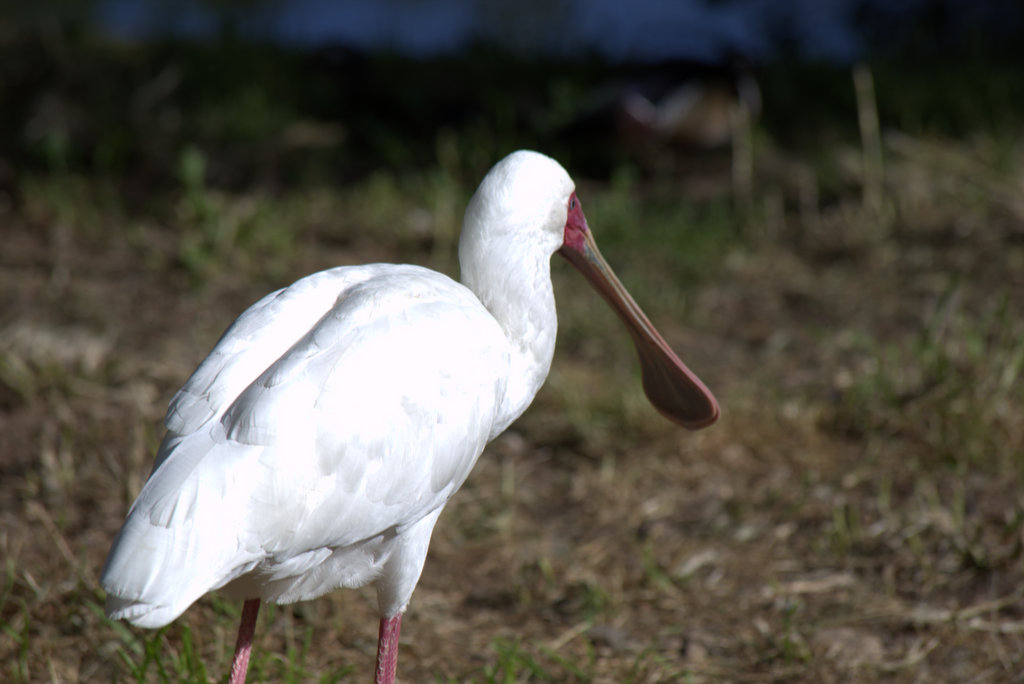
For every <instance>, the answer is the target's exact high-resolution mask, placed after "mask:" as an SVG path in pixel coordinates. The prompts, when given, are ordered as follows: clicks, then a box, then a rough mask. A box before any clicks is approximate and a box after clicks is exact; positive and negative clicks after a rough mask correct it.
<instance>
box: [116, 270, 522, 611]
mask: <svg viewBox="0 0 1024 684" xmlns="http://www.w3.org/2000/svg"><path fill="white" fill-rule="evenodd" d="M285 292H288V291H287V290H286V291H285ZM267 301H268V300H264V302H261V304H262V305H264V306H267V305H268V304H266V302H267ZM270 305H272V304H270ZM263 311H266V310H265V309H263ZM289 313H290V312H284V315H285V316H286V317H287V316H288V314H289ZM248 315H249V312H247V313H246V314H245V315H243V318H245V316H248ZM267 315H269V314H267V313H263V314H259V315H258V316H256V317H254V318H253V319H251V320H256V319H257V318H261V317H266V316H267ZM300 318H301V317H300ZM250 324H251V321H249V322H247V321H242V320H241V319H240V321H239V322H236V324H235V325H233V326H232V328H231V329H230V330H229V332H228V334H226V335H225V338H224V339H222V341H221V342H220V343H219V344H218V349H221V350H222V351H221V352H220V353H221V354H222V356H221V358H222V359H223V360H224V361H223V362H222V363H221V365H222V366H224V369H218V367H216V365H215V364H214V363H213V362H211V361H209V360H208V361H207V362H204V364H203V366H201V367H200V369H199V370H197V372H196V374H195V375H194V376H193V378H192V379H191V380H190V381H189V383H188V385H187V386H186V388H187V389H188V388H191V389H190V392H191V393H192V396H193V397H195V399H191V400H190V401H193V402H198V403H203V402H205V403H207V404H208V405H209V406H210V408H208V409H203V410H204V411H212V412H213V415H214V416H219V419H217V420H211V419H209V418H207V419H205V420H204V421H199V426H200V427H199V428H198V429H196V430H194V431H192V432H189V433H185V434H182V433H178V432H174V431H172V432H171V433H169V435H168V437H167V439H165V441H164V444H163V445H162V447H161V454H160V456H159V461H160V463H159V465H158V467H157V468H156V469H155V471H154V473H153V475H152V476H151V477H150V479H149V481H148V482H147V483H146V486H145V487H144V489H143V491H142V493H141V494H140V495H139V498H138V499H137V500H136V503H135V505H134V506H133V507H132V510H131V511H130V513H129V518H128V520H127V521H126V523H125V526H124V528H123V529H122V531H121V533H120V534H119V536H118V539H117V540H116V541H115V544H114V548H113V549H112V550H111V554H110V557H109V558H108V561H107V566H106V567H105V569H104V573H103V578H102V583H103V586H104V588H105V589H107V591H108V592H109V593H110V594H112V595H113V596H115V597H120V598H117V599H115V606H118V605H121V606H128V607H127V608H124V609H123V610H121V609H120V608H119V609H118V610H115V611H114V614H116V615H118V616H120V617H127V618H129V619H134V620H135V621H136V623H137V624H149V625H157V624H165V623H166V622H168V621H170V620H171V619H173V618H174V617H176V616H177V615H178V614H180V613H181V612H182V611H183V610H184V609H185V608H186V607H187V606H188V605H190V604H191V603H192V602H193V601H194V600H195V599H196V598H198V597H199V596H201V595H202V594H203V593H205V592H206V591H208V590H210V589H212V588H215V587H218V586H222V585H223V584H225V583H227V582H229V581H231V580H233V579H235V578H237V577H238V576H240V575H241V574H244V573H246V572H248V571H250V570H253V569H254V568H256V567H257V566H260V567H262V568H263V570H262V572H264V574H266V575H267V576H268V577H269V578H270V579H274V580H280V579H281V577H280V576H275V574H274V573H275V572H277V573H278V575H280V573H281V572H288V571H291V570H290V569H292V570H293V569H294V568H295V567H297V566H296V563H295V562H294V561H295V559H297V558H312V557H313V556H315V554H317V553H318V552H320V551H322V550H324V549H336V548H341V547H346V546H351V545H358V544H360V543H362V542H364V541H366V540H369V539H372V538H375V537H380V536H381V535H399V534H401V533H402V531H403V530H404V529H405V528H406V527H408V526H410V525H413V524H415V523H416V522H417V521H418V520H420V519H422V518H423V517H424V516H426V515H428V514H429V513H430V512H432V511H435V510H436V509H437V508H438V507H439V506H442V505H443V504H444V503H445V502H446V501H447V499H448V498H449V497H450V496H451V495H452V494H453V493H454V491H455V490H456V489H457V488H458V487H459V486H460V485H461V484H462V482H463V481H464V480H465V478H466V477H467V476H468V474H469V471H470V470H471V469H472V466H473V464H474V463H475V461H476V458H477V457H478V456H479V454H480V452H481V451H482V449H483V447H484V445H485V443H486V441H487V439H488V437H489V435H490V432H491V428H492V425H493V422H494V419H495V415H496V413H497V411H498V407H499V406H500V403H501V398H502V396H503V394H504V389H505V377H506V373H507V364H508V349H507V342H506V340H505V337H504V334H503V333H502V331H501V329H500V327H499V326H498V324H497V323H496V322H495V321H494V320H493V318H491V317H490V316H489V314H487V312H486V310H484V308H483V306H482V305H481V304H480V303H479V302H478V301H477V300H476V298H475V297H474V296H473V295H472V294H471V293H470V292H469V291H468V290H466V289H465V288H464V287H462V286H461V285H458V284H456V283H454V282H453V281H451V280H449V279H447V278H445V277H444V276H440V275H438V274H434V273H431V272H429V271H425V270H423V269H410V268H407V267H391V268H390V269H384V270H380V271H378V272H376V273H374V274H372V275H371V276H370V277H367V278H364V279H362V280H359V281H358V282H357V283H356V284H355V285H351V286H349V287H346V288H345V289H344V290H343V292H341V293H340V295H339V296H338V297H336V298H335V301H334V302H333V305H331V306H329V307H328V309H327V311H326V312H325V313H321V315H320V316H319V317H318V319H317V320H316V321H315V323H314V324H313V325H312V326H309V327H307V328H306V332H305V334H302V335H301V336H298V338H297V339H296V340H294V341H293V342H292V343H291V344H290V346H288V347H287V348H286V349H285V350H284V351H283V352H282V353H281V354H280V355H279V357H278V358H277V359H276V360H273V361H272V362H270V363H268V364H267V365H266V367H265V370H264V371H263V372H262V373H259V375H258V377H256V378H255V379H250V380H249V382H248V383H247V384H246V386H245V387H244V388H243V389H242V390H240V391H239V392H233V390H232V389H225V388H224V387H222V386H221V383H238V382H240V380H238V378H239V377H240V376H242V375H244V373H243V372H242V371H240V370H239V368H241V367H242V366H243V365H244V364H247V363H251V362H250V361H248V360H247V359H242V358H240V357H239V354H240V352H239V351H237V350H233V349H232V347H231V346H230V345H231V344H232V343H233V340H235V339H236V338H237V339H250V340H261V339H264V337H263V336H265V335H267V333H266V332H257V331H255V330H253V329H251V328H250V327H249V326H250ZM274 325H275V326H276V323H275V324H274ZM243 333H244V335H243ZM272 337H273V338H274V340H275V342H278V343H279V337H275V336H272ZM247 344H248V347H246V345H245V344H242V345H241V346H242V347H245V348H247V349H249V350H252V349H253V348H254V347H257V346H260V345H258V344H256V343H255V342H249V343H247ZM225 350H226V351H225ZM260 352H261V353H266V352H265V348H263V347H260ZM242 356H244V354H242ZM207 364H210V365H209V366H208V365H207ZM255 365H258V364H255ZM204 367H205V368H204ZM183 391H184V390H183ZM233 393H234V394H237V396H235V398H234V399H233V401H231V402H230V404H229V405H228V406H227V407H226V408H221V407H220V406H219V405H218V404H217V401H216V400H215V399H213V398H215V397H220V396H225V395H231V394H233ZM180 413H181V412H180V411H179V414H180ZM195 415H201V414H199V413H197V414H195ZM189 418H190V417H189V416H184V417H183V420H184V424H189ZM193 420H195V418H193ZM311 554H312V555H311ZM302 565H303V564H302V563H299V564H298V566H302ZM275 568H277V570H275ZM304 571H305V568H304V569H303V572H304ZM334 586H338V584H334ZM119 602H120V603H119ZM154 606H158V607H160V608H159V609H156V608H154ZM147 611H149V612H150V613H152V614H151V615H150V616H149V617H146V613H147Z"/></svg>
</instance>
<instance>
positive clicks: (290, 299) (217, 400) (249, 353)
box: [157, 264, 393, 465]
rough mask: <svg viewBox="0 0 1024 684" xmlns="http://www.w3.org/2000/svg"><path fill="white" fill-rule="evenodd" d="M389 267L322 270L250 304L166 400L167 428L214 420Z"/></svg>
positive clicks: (177, 430)
mask: <svg viewBox="0 0 1024 684" xmlns="http://www.w3.org/2000/svg"><path fill="white" fill-rule="evenodd" d="M390 268H393V267H392V266H390V265H388V264H370V265H367V266H347V267H345V266H343V267H338V268H333V269H329V270H326V271H321V272H319V273H314V274H312V275H309V276H306V277H305V278H302V279H300V280H298V281H296V282H295V283H293V284H292V285H290V286H289V287H287V288H284V289H281V290H278V291H276V292H272V293H270V294H268V295H267V296H266V297H264V298H263V299H261V300H259V301H258V302H256V303H255V304H253V305H252V306H251V307H249V308H248V309H247V310H246V311H245V312H244V313H243V314H242V315H241V316H239V317H238V318H237V319H235V321H234V323H232V324H231V326H230V327H228V329H227V330H226V331H225V332H224V334H223V335H222V336H221V338H220V340H219V341H218V342H217V344H216V346H215V347H214V348H213V350H212V351H211V352H210V354H209V355H208V356H207V357H206V358H205V359H204V360H203V362H202V363H201V364H199V367H198V368H196V370H195V372H193V373H192V376H191V377H190V378H189V379H188V381H187V382H186V383H185V384H184V385H183V386H182V388H181V389H180V390H178V393H177V394H176V395H175V396H174V398H173V399H172V400H171V403H170V406H169V407H168V409H167V416H166V418H165V419H164V423H165V425H166V427H167V429H168V430H169V431H170V432H171V433H174V434H177V435H187V434H190V433H192V432H195V431H196V430H198V429H199V428H200V427H202V426H203V425H204V424H206V423H207V422H208V421H210V420H212V419H214V418H219V417H220V415H221V414H222V413H223V412H224V411H225V410H226V409H227V407H228V406H229V405H230V404H231V402H232V401H234V399H235V398H236V397H237V396H238V395H239V394H240V393H241V392H242V390H244V389H245V388H246V387H247V386H248V385H249V384H250V383H251V382H252V381H253V380H255V379H256V377H257V376H259V374H260V373H262V372H263V371H264V370H266V369H267V368H268V367H269V366H270V365H271V364H272V363H273V362H274V361H276V360H277V359H278V358H280V357H281V355H282V354H284V353H285V352H286V351H287V350H288V349H289V347H291V346H292V345H293V344H295V342H297V341H298V340H299V339H300V338H301V337H302V336H303V335H304V334H306V333H307V332H308V331H309V330H311V329H312V328H313V327H314V326H315V325H316V323H317V321H318V320H320V317H321V316H323V315H324V314H325V313H326V312H327V311H329V310H330V309H331V307H332V306H334V305H335V303H336V302H337V300H338V298H339V297H342V296H343V295H344V293H345V292H347V291H348V290H349V289H351V288H352V287H355V286H357V285H358V284H359V283H361V282H364V281H366V280H367V279H369V278H373V277H374V276H376V275H378V274H380V273H382V272H387V270H388V269H390ZM157 465H159V463H158V464H157Z"/></svg>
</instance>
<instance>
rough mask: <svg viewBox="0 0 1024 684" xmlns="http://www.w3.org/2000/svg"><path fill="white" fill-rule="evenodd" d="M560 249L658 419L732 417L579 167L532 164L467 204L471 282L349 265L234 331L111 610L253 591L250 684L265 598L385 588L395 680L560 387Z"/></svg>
mask: <svg viewBox="0 0 1024 684" xmlns="http://www.w3.org/2000/svg"><path fill="white" fill-rule="evenodd" d="M555 252H559V253H561V254H562V255H563V256H565V257H566V258H567V259H568V260H569V262H570V263H572V264H573V265H574V266H575V267H576V268H577V269H579V270H580V271H581V272H582V273H583V275H584V276H585V277H586V278H587V279H588V280H589V281H590V282H591V283H592V284H593V285H594V286H595V287H596V288H597V290H598V291H599V292H600V293H601V294H602V295H603V297H604V298H605V299H606V300H607V301H608V303H609V304H610V305H611V306H612V308H613V309H614V310H615V312H616V313H617V314H618V315H619V317H620V318H621V319H622V321H623V322H624V323H625V324H626V326H627V328H628V330H629V332H630V335H631V336H632V338H633V342H634V343H635V345H636V348H637V351H638V352H639V356H640V363H641V369H642V378H643V385H644V389H645V391H646V393H647V396H648V398H649V399H650V401H651V402H652V403H653V405H654V406H655V408H657V409H658V410H659V411H660V412H661V413H663V414H664V415H665V416H666V417H668V418H669V419H670V420H673V421H675V422H676V423H679V424H681V425H683V426H684V427H688V428H691V429H696V428H700V427H704V426H706V425H709V424H711V423H712V422H714V421H715V420H716V419H717V418H718V405H717V403H716V402H715V399H714V397H713V396H712V395H711V393H710V392H709V391H708V390H707V388H706V387H705V386H704V385H703V384H702V383H701V381H700V380H698V379H697V378H696V377H695V376H694V375H693V374H692V373H691V372H690V371H689V369H687V368H686V366H685V365H684V364H683V363H682V362H681V361H680V360H679V358H678V357H677V356H676V355H675V354H674V353H673V352H672V350H671V349H670V348H669V346H668V345H667V344H666V343H665V341H664V339H663V338H662V337H661V335H659V334H658V332H657V331H656V330H655V329H654V327H653V326H652V325H651V322H650V321H649V320H648V319H647V317H646V316H645V315H644V314H643V312H642V311H641V310H640V308H639V307H638V306H637V305H636V303H635V302H634V301H633V299H632V298H631V297H630V295H629V294H628V293H627V292H626V290H625V289H624V288H623V286H622V284H621V283H620V282H619V280H618V279H617V278H616V277H615V275H614V274H613V273H612V271H611V269H610V268H609V267H608V265H607V264H606V263H605V261H604V259H603V258H602V257H601V255H600V253H599V252H598V250H597V244H596V243H595V242H594V238H593V235H591V232H590V229H589V228H588V227H587V221H586V219H585V218H584V216H583V210H582V208H581V206H580V202H579V200H578V199H577V197H576V192H575V187H574V185H573V182H572V180H571V179H570V178H569V175H568V174H567V173H566V172H565V170H564V169H563V168H562V167H561V166H560V165H559V164H558V163H557V162H556V161H554V160H552V159H550V158H549V157H546V156H544V155H542V154H539V153H537V152H529V151H519V152H515V153H513V154H511V155H509V156H508V157H506V158H505V159H504V160H502V161H500V162H499V163H498V164H497V165H496V166H495V167H494V168H493V169H491V171H490V172H489V173H488V174H487V176H486V177H485V178H484V180H483V182H482V183H481V184H480V187H479V189H478V190H477V191H476V193H475V194H474V195H473V198H472V199H471V200H470V202H469V206H468V208H467V209H466V216H465V220H464V223H463V229H462V235H461V238H460V241H459V262H460V265H461V270H462V284H459V283H457V282H455V281H453V280H451V279H450V278H448V277H447V276H444V275H442V274H440V273H436V272H434V271H430V270H428V269H425V268H420V267H417V266H398V265H391V264H370V265H366V266H350V267H340V268H333V269H330V270H327V271H322V272H320V273H316V274H313V275H310V276H307V277H305V278H302V279H301V280H299V281H297V282H296V283H294V284H293V285H291V286H290V287H287V288H284V289H282V290H278V291H277V292H274V293H272V294H270V295H267V296H266V297H264V298H263V299H261V300H260V301H258V302H257V303H256V304H254V305H253V306H252V307H250V308H249V309H248V310H247V311H246V312H245V313H243V314H242V315H241V316H240V317H239V318H238V319H237V320H236V321H235V322H234V323H233V324H232V325H231V326H230V327H229V328H228V330H227V332H225V333H224V336H223V337H222V338H221V339H220V341H219V342H218V343H217V345H216V346H215V347H214V349H213V351H212V352H210V355H209V356H207V357H206V359H205V360H204V361H203V362H202V363H201V364H200V365H199V367H198V368H197V369H196V371H195V372H194V373H193V374H192V377H191V378H189V380H188V381H187V382H186V383H185V386H184V387H182V388H181V390H179V392H178V393H177V395H175V397H174V399H173V400H172V401H171V404H170V407H169V408H168V410H167V417H166V419H165V423H166V426H167V435H166V437H164V440H163V443H162V444H161V445H160V450H159V452H158V453H157V456H156V463H155V465H154V466H153V472H152V474H151V475H150V477H149V480H148V481H147V482H146V484H145V486H144V487H143V489H142V492H141V493H140V494H139V497H138V499H136V501H135V503H134V504H133V505H132V507H131V510H130V511H129V512H128V518H127V520H126V521H125V523H124V526H123V527H122V529H121V531H120V532H119V533H118V535H117V538H116V539H115V540H114V544H113V548H111V550H110V555H109V557H108V558H107V562H106V565H105V567H104V568H103V574H102V578H101V583H102V585H103V588H104V589H105V590H106V592H107V594H108V596H107V605H106V611H107V615H108V616H109V617H111V618H123V619H126V620H128V621H129V622H131V623H133V624H135V625H139V626H142V627H161V626H163V625H166V624H168V623H170V622H171V621H172V620H174V619H175V618H177V617H178V616H179V615H181V614H182V613H183V612H184V611H185V610H186V609H187V608H188V607H189V606H190V605H191V604H192V603H193V602H195V601H196V600H197V599H198V598H199V597H201V596H202V595H203V594H206V593H207V592H209V591H211V590H214V589H222V590H224V591H225V592H226V593H227V594H228V595H229V596H233V597H237V598H239V599H244V600H245V603H244V606H243V611H242V623H241V626H240V628H239V634H238V645H237V647H236V651H235V656H234V661H233V663H232V668H231V681H232V682H242V681H244V680H245V671H246V668H247V666H248V660H249V653H250V650H251V644H252V635H253V632H254V629H255V623H256V614H257V612H258V610H259V603H260V600H261V599H262V600H265V601H272V602H275V603H291V602H293V601H302V600H306V599H312V598H315V597H317V596H320V595H322V594H324V593H326V592H328V591H331V590H332V589H337V588H339V587H358V586H363V585H366V584H373V585H374V586H375V588H376V590H377V601H378V605H379V610H380V616H381V618H380V632H379V641H378V647H377V669H376V678H375V681H376V682H377V683H378V684H384V683H387V684H390V683H391V682H393V681H394V677H395V670H396V663H397V654H398V635H399V628H400V625H401V620H402V613H403V612H404V611H405V609H406V606H408V604H409V599H410V597H411V596H412V592H413V589H414V588H415V586H416V583H417V581H418V580H419V576H420V572H421V570H422V569H423V562H424V560H425V558H426V555H427V546H428V544H429V542H430V535H431V532H432V531H433V528H434V523H436V522H437V518H438V516H439V515H440V514H441V510H442V509H443V508H444V505H445V503H447V501H448V499H449V498H451V496H452V495H453V494H454V493H455V491H456V490H457V489H458V488H459V487H460V486H461V485H462V483H463V482H464V481H465V479H466V477H467V476H468V475H469V472H470V470H471V469H472V468H473V465H474V463H475V462H476V460H477V458H478V457H479V456H480V453H481V452H482V451H483V449H484V446H485V445H486V444H487V443H488V442H489V441H490V440H492V439H494V438H495V437H497V436H498V435H499V434H500V433H501V432H502V431H503V430H505V428H507V427H508V426H509V424H510V423H512V421H513V420H515V419H516V418H517V417H518V416H519V415H520V414H521V413H522V412H523V411H524V410H526V407H527V406H529V404H530V402H532V401H533V397H534V395H535V394H536V393H537V391H538V390H539V389H540V386H541V384H542V383H543V382H544V379H545V377H546V376H547V374H548V369H549V368H550V366H551V358H552V355H553V353H554V346H555V327H556V323H557V321H556V317H555V299H554V294H553V292H552V286H551V272H550V268H551V267H550V261H551V256H552V255H553V254H554V253H555Z"/></svg>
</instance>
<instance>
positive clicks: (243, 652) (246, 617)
mask: <svg viewBox="0 0 1024 684" xmlns="http://www.w3.org/2000/svg"><path fill="white" fill-rule="evenodd" d="M259 612H260V600H259V599H258V598H255V599H249V600H247V601H246V602H245V604H244V605H243V606H242V622H241V624H240V625H238V642H237V643H236V644H235V657H234V658H233V659H232V661H231V678H230V679H229V680H228V682H229V684H245V673H246V671H247V670H248V669H249V654H250V653H252V635H253V634H254V633H255V632H256V615H257V614H258V613H259Z"/></svg>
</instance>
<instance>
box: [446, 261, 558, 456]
mask: <svg viewBox="0 0 1024 684" xmlns="http://www.w3.org/2000/svg"><path fill="white" fill-rule="evenodd" d="M459 259H460V262H461V268H462V282H463V284H464V285H466V287H468V288H469V289H470V290H472V291H473V293H474V294H475V295H476V296H477V297H478V298H479V299H480V301H481V303H483V305H484V307H486V308H487V310H488V311H489V312H490V313H491V315H492V316H493V317H494V319H495V320H496V321H497V322H498V324H499V325H500V326H501V328H502V330H503V331H504V332H505V337H506V338H507V340H508V343H509V353H510V358H509V373H508V388H507V390H506V395H505V397H506V398H505V401H504V402H503V406H502V412H501V417H500V419H499V421H498V423H499V424H498V425H496V426H495V430H494V431H493V432H492V437H494V436H496V435H497V434H498V433H500V432H501V431H502V430H504V429H505V428H506V427H508V425H509V424H511V423H512V421H514V420H515V419H516V418H518V417H519V416H520V415H521V414H522V413H523V411H525V410H526V408H527V407H528V406H529V405H530V403H531V402H532V401H533V398H534V396H536V394H537V392H538V390H540V387H541V385H543V384H544V380H545V379H546V378H547V375H548V371H549V370H550V368H551V358H552V356H553V355H554V352H555V336H556V333H557V328H558V318H557V316H556V313H555V295H554V291H553V289H552V286H551V256H550V255H546V254H543V253H541V254H537V253H536V252H533V253H529V252H525V251H523V250H517V249H516V245H514V244H513V245H508V249H506V250H494V249H491V250H486V251H484V252H483V253H481V252H480V251H479V250H474V249H473V248H472V246H469V247H468V248H466V247H465V246H463V245H460V253H459Z"/></svg>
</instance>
